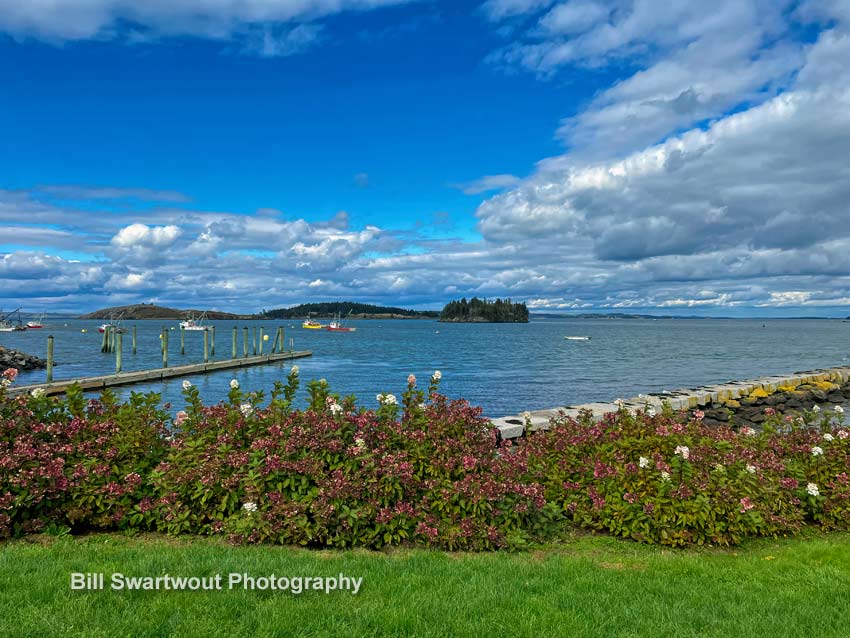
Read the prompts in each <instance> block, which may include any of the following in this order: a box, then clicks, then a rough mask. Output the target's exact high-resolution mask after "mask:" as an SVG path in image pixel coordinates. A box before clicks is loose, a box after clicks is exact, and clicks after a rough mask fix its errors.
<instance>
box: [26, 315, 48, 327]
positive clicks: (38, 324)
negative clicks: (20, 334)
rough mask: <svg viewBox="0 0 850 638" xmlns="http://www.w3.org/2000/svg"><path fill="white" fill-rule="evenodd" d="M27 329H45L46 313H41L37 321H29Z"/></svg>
mask: <svg viewBox="0 0 850 638" xmlns="http://www.w3.org/2000/svg"><path fill="white" fill-rule="evenodd" d="M27 328H28V329H29V330H36V329H38V328H44V313H41V314H40V315H39V316H38V318H37V319H32V320H30V321H27Z"/></svg>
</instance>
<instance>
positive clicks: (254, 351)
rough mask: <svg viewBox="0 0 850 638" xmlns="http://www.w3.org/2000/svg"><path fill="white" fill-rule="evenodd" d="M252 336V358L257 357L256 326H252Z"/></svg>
mask: <svg viewBox="0 0 850 638" xmlns="http://www.w3.org/2000/svg"><path fill="white" fill-rule="evenodd" d="M252 336H253V340H252V343H253V344H254V349H253V350H252V352H253V354H254V356H255V357H256V356H257V326H254V330H253V331H252Z"/></svg>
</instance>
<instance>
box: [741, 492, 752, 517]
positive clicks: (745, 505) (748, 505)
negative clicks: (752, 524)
mask: <svg viewBox="0 0 850 638" xmlns="http://www.w3.org/2000/svg"><path fill="white" fill-rule="evenodd" d="M740 503H741V514H743V513H745V512H747V511H748V510H751V509H753V508H754V507H755V505H753V502H752V501H751V500H750V497H749V496H747V497H744V498H742V499H741V500H740Z"/></svg>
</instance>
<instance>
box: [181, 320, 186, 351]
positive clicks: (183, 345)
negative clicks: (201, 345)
mask: <svg viewBox="0 0 850 638" xmlns="http://www.w3.org/2000/svg"><path fill="white" fill-rule="evenodd" d="M180 354H186V328H184V327H183V326H180Z"/></svg>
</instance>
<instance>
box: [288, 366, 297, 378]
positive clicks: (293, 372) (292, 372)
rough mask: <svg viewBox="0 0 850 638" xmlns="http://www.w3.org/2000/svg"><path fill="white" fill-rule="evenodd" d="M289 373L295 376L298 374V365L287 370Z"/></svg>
mask: <svg viewBox="0 0 850 638" xmlns="http://www.w3.org/2000/svg"><path fill="white" fill-rule="evenodd" d="M289 374H294V375H295V376H296V377H297V376H298V366H292V370H290V371H289Z"/></svg>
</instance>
